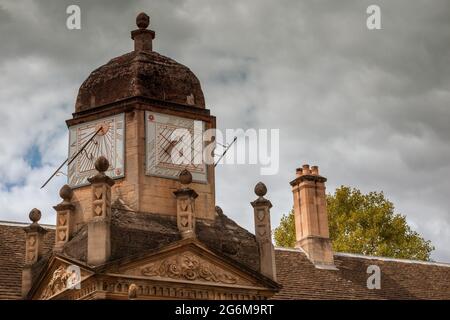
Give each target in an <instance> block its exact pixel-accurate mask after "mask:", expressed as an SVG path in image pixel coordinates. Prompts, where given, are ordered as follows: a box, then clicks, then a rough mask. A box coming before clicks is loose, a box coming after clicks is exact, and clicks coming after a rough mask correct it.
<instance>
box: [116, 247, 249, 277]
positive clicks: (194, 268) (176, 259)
mask: <svg viewBox="0 0 450 320" xmlns="http://www.w3.org/2000/svg"><path fill="white" fill-rule="evenodd" d="M123 273H124V274H127V275H132V276H141V277H147V278H151V279H155V280H165V279H167V280H172V281H173V280H180V281H192V282H197V283H203V284H205V283H206V284H208V285H238V286H257V284H256V283H255V281H252V280H251V279H249V277H248V276H245V275H244V274H242V273H241V272H239V270H237V269H234V268H233V266H230V265H227V264H224V263H222V262H219V261H217V260H215V259H213V257H208V256H207V255H204V254H200V253H198V252H196V251H195V250H189V249H186V250H176V251H175V252H173V253H172V254H167V255H163V256H159V257H155V258H154V259H150V260H148V261H142V263H141V264H140V265H135V266H134V267H133V268H129V269H127V270H124V271H123Z"/></svg>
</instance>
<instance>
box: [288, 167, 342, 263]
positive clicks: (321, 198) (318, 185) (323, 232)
mask: <svg viewBox="0 0 450 320" xmlns="http://www.w3.org/2000/svg"><path fill="white" fill-rule="evenodd" d="M296 174H297V177H296V178H295V179H294V180H293V181H291V186H292V193H293V196H294V217H295V234H296V240H297V242H296V247H300V248H302V249H303V250H304V251H305V252H306V253H307V255H308V258H309V259H310V260H311V261H312V262H313V263H314V264H315V265H316V266H333V265H334V259H333V249H332V246H331V240H330V235H329V229H328V213H327V207H326V205H327V203H326V195H325V182H326V181H327V179H326V178H325V177H322V176H321V175H319V168H318V167H317V166H312V167H311V168H310V167H309V165H304V166H303V167H302V168H299V169H297V172H296Z"/></svg>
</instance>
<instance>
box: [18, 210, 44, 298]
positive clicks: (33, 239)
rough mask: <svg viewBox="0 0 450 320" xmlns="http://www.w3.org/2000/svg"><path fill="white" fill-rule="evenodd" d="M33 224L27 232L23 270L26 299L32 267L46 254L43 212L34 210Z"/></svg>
mask: <svg viewBox="0 0 450 320" xmlns="http://www.w3.org/2000/svg"><path fill="white" fill-rule="evenodd" d="M29 217H30V220H31V222H32V223H31V224H30V225H29V226H27V227H25V228H23V230H24V231H25V265H24V267H23V270H22V297H24V298H25V297H26V296H27V294H28V292H29V291H30V288H31V285H32V278H33V277H32V272H31V271H32V266H33V265H34V264H35V263H36V262H38V261H39V259H40V258H41V257H42V256H43V254H44V250H45V249H44V236H45V234H46V233H47V230H45V229H44V228H42V227H41V226H40V225H39V223H38V221H39V220H40V219H41V211H39V210H38V209H36V208H34V209H33V210H31V211H30V214H29Z"/></svg>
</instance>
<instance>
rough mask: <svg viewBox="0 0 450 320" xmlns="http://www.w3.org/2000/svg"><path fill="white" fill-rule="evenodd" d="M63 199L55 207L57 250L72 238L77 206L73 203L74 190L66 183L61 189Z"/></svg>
mask: <svg viewBox="0 0 450 320" xmlns="http://www.w3.org/2000/svg"><path fill="white" fill-rule="evenodd" d="M59 195H60V197H61V198H62V199H63V201H62V202H61V203H59V204H57V205H56V206H54V207H53V208H54V209H55V211H56V234H55V251H61V250H62V248H63V247H64V245H65V244H66V243H67V242H68V241H69V240H70V239H71V238H72V235H73V231H74V217H73V214H74V211H75V206H74V205H73V204H72V203H71V200H72V197H73V190H72V189H71V188H70V187H69V186H68V185H67V184H66V185H64V186H63V187H62V188H61V190H60V191H59Z"/></svg>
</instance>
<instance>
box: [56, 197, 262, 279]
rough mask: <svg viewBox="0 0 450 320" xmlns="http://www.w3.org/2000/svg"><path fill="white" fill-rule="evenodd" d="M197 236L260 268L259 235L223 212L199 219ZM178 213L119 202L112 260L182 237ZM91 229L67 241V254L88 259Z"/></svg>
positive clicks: (113, 227) (115, 209) (115, 211)
mask: <svg viewBox="0 0 450 320" xmlns="http://www.w3.org/2000/svg"><path fill="white" fill-rule="evenodd" d="M196 234H197V239H198V240H199V241H200V242H202V243H203V244H205V245H206V246H208V247H210V248H211V249H213V250H215V251H216V252H220V253H222V254H224V255H226V256H227V257H229V258H231V259H233V260H235V261H237V262H239V263H242V264H244V265H246V266H247V267H249V268H250V269H253V270H255V271H257V270H259V251H258V250H259V249H258V244H257V242H256V239H255V236H254V235H253V234H251V233H250V232H248V231H247V230H245V229H244V228H242V227H240V226H239V225H238V224H236V223H235V222H234V221H233V220H231V219H229V218H228V217H227V216H226V215H224V214H223V213H220V214H217V216H216V219H215V221H214V222H211V223H209V222H207V221H202V220H197V221H196ZM180 239H181V236H180V233H179V232H178V228H177V222H176V217H175V216H167V215H158V214H148V213H139V212H134V211H130V210H125V208H123V207H120V206H119V205H118V203H116V204H115V207H113V210H112V219H111V260H117V259H121V258H125V257H130V256H134V255H136V254H139V253H142V252H145V251H148V250H155V249H158V248H161V247H163V246H165V245H167V244H169V243H172V242H174V241H177V240H180ZM86 253H87V228H86V226H84V227H82V228H81V229H80V230H79V231H78V232H77V234H75V236H74V237H73V238H72V239H71V240H70V241H69V243H67V244H66V245H65V247H64V249H63V254H65V255H67V256H69V257H71V258H75V259H77V260H79V261H83V262H85V261H86Z"/></svg>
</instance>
